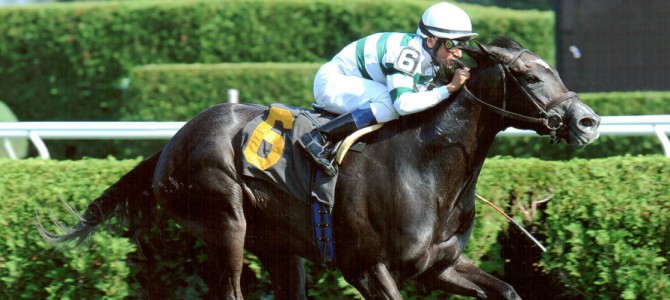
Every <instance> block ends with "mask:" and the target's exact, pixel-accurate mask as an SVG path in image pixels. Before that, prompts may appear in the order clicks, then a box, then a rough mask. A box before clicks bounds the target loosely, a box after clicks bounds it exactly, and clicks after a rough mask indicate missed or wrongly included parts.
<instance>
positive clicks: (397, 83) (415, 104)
mask: <svg viewBox="0 0 670 300" xmlns="http://www.w3.org/2000/svg"><path fill="white" fill-rule="evenodd" d="M387 84H388V87H389V93H390V94H391V101H393V107H394V108H395V110H396V111H397V112H398V114H399V115H401V116H404V115H409V114H413V113H417V112H420V111H424V110H426V109H429V108H431V107H433V106H435V105H437V104H438V103H440V102H441V101H442V100H444V99H447V98H448V97H449V90H448V89H447V86H446V85H445V86H440V87H437V88H434V89H432V90H429V91H416V90H415V88H414V78H413V77H411V76H409V75H407V74H404V73H393V74H389V75H388V76H387Z"/></svg>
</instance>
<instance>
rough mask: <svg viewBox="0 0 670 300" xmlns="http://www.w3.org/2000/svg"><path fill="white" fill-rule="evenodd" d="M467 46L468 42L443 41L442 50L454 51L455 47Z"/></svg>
mask: <svg viewBox="0 0 670 300" xmlns="http://www.w3.org/2000/svg"><path fill="white" fill-rule="evenodd" d="M467 46H468V41H459V40H450V39H444V48H446V49H447V50H451V49H454V48H455V47H467Z"/></svg>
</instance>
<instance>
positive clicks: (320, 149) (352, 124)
mask: <svg viewBox="0 0 670 300" xmlns="http://www.w3.org/2000/svg"><path fill="white" fill-rule="evenodd" d="M374 124H377V120H375V118H374V115H373V114H372V111H371V110H370V109H369V108H368V109H358V110H355V111H352V112H350V113H346V114H343V115H340V116H337V117H336V118H335V119H332V120H330V121H329V122H328V123H325V124H323V125H321V126H319V127H317V128H315V129H314V130H312V131H310V132H307V133H305V134H303V135H302V136H301V137H300V140H299V142H300V145H301V146H302V147H303V148H304V149H305V150H306V151H307V153H309V154H310V155H311V156H312V158H313V159H314V161H315V162H316V163H317V164H318V165H320V166H321V167H322V168H323V169H324V171H326V173H327V174H328V175H330V176H333V175H335V173H336V171H335V167H334V166H333V162H332V157H330V156H331V155H330V153H331V149H330V146H331V145H334V144H335V143H337V142H338V141H339V140H341V139H343V138H345V137H347V136H348V135H350V134H352V133H354V132H355V131H356V130H358V129H361V128H364V127H367V126H371V125H374Z"/></svg>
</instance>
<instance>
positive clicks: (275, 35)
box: [0, 0, 554, 120]
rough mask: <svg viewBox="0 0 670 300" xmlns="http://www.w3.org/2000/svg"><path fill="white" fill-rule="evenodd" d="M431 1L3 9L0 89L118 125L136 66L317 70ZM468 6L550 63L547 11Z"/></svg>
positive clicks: (412, 17)
mask: <svg viewBox="0 0 670 300" xmlns="http://www.w3.org/2000/svg"><path fill="white" fill-rule="evenodd" d="M435 2H436V1H420V2H419V1H411V0H403V1H397V0H394V1H391V0H386V1H369V0H355V1H347V2H331V1H325V0H321V1H308V0H284V1H259V0H247V1H232V0H230V1H208V0H182V1H169V2H165V1H135V2H83V3H78V2H74V3H66V4H63V3H61V4H46V5H39V6H25V7H24V6H22V7H8V8H2V9H0V19H2V20H3V22H1V23H0V32H3V33H5V34H3V35H2V36H0V53H2V55H1V56H0V77H2V78H8V79H11V80H3V81H2V82H0V89H2V90H3V91H4V92H5V93H6V101H8V104H9V105H10V107H12V109H14V110H15V111H16V112H17V115H19V117H20V118H21V119H24V120H114V119H117V118H118V117H119V110H118V108H119V105H120V104H121V103H119V102H120V101H119V97H120V91H119V88H118V85H119V80H120V79H121V78H123V77H125V76H127V75H128V73H129V72H130V70H131V68H132V67H135V66H139V65H147V64H164V63H220V62H319V61H323V60H325V59H328V58H330V57H331V56H332V55H333V54H335V53H336V52H338V51H339V50H340V48H341V47H343V46H344V45H346V44H347V43H349V42H351V41H353V40H354V39H356V38H359V37H361V36H363V35H366V34H369V33H373V32H377V31H403V32H413V31H415V30H416V25H417V20H418V18H419V16H420V15H421V13H422V11H423V10H424V9H425V8H427V7H428V6H429V5H431V4H433V3H435ZM463 7H464V8H465V9H466V10H468V11H469V12H470V14H471V15H472V19H473V23H474V26H475V28H476V29H477V31H479V32H481V33H482V38H483V39H490V38H491V37H492V36H496V35H502V34H509V35H511V36H513V37H515V38H518V39H519V40H521V41H522V42H524V43H526V44H527V45H528V46H530V47H532V48H533V49H535V50H536V51H538V52H539V53H542V54H543V56H544V57H547V58H549V59H551V58H552V57H553V52H554V50H553V38H552V37H553V15H552V14H551V13H548V12H537V11H513V10H506V9H495V8H485V7H479V6H472V5H463ZM334 28H336V29H337V30H333V29H334ZM272 96H275V97H277V96H280V95H270V96H269V97H272ZM35 101H39V102H40V103H41V105H35Z"/></svg>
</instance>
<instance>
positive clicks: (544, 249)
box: [475, 194, 547, 252]
mask: <svg viewBox="0 0 670 300" xmlns="http://www.w3.org/2000/svg"><path fill="white" fill-rule="evenodd" d="M475 197H477V199H479V200H482V201H484V202H485V203H486V204H488V205H489V206H491V207H493V208H494V209H495V210H497V211H498V212H499V213H501V214H502V215H503V216H505V218H507V220H509V221H510V222H512V223H514V225H516V227H518V228H519V229H521V231H522V232H523V233H524V234H526V236H528V238H530V239H531V240H532V241H533V242H535V244H537V246H538V247H540V249H542V251H543V252H547V249H546V248H544V246H543V245H542V243H540V241H538V240H537V239H536V238H535V237H534V236H533V235H532V234H530V232H528V230H526V228H523V226H521V224H519V223H518V222H517V221H515V220H514V219H512V218H511V217H510V216H508V215H507V214H506V213H505V212H504V211H503V210H502V209H500V208H498V207H497V206H496V205H495V204H493V203H492V202H491V201H489V200H486V199H484V197H482V196H479V194H475Z"/></svg>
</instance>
